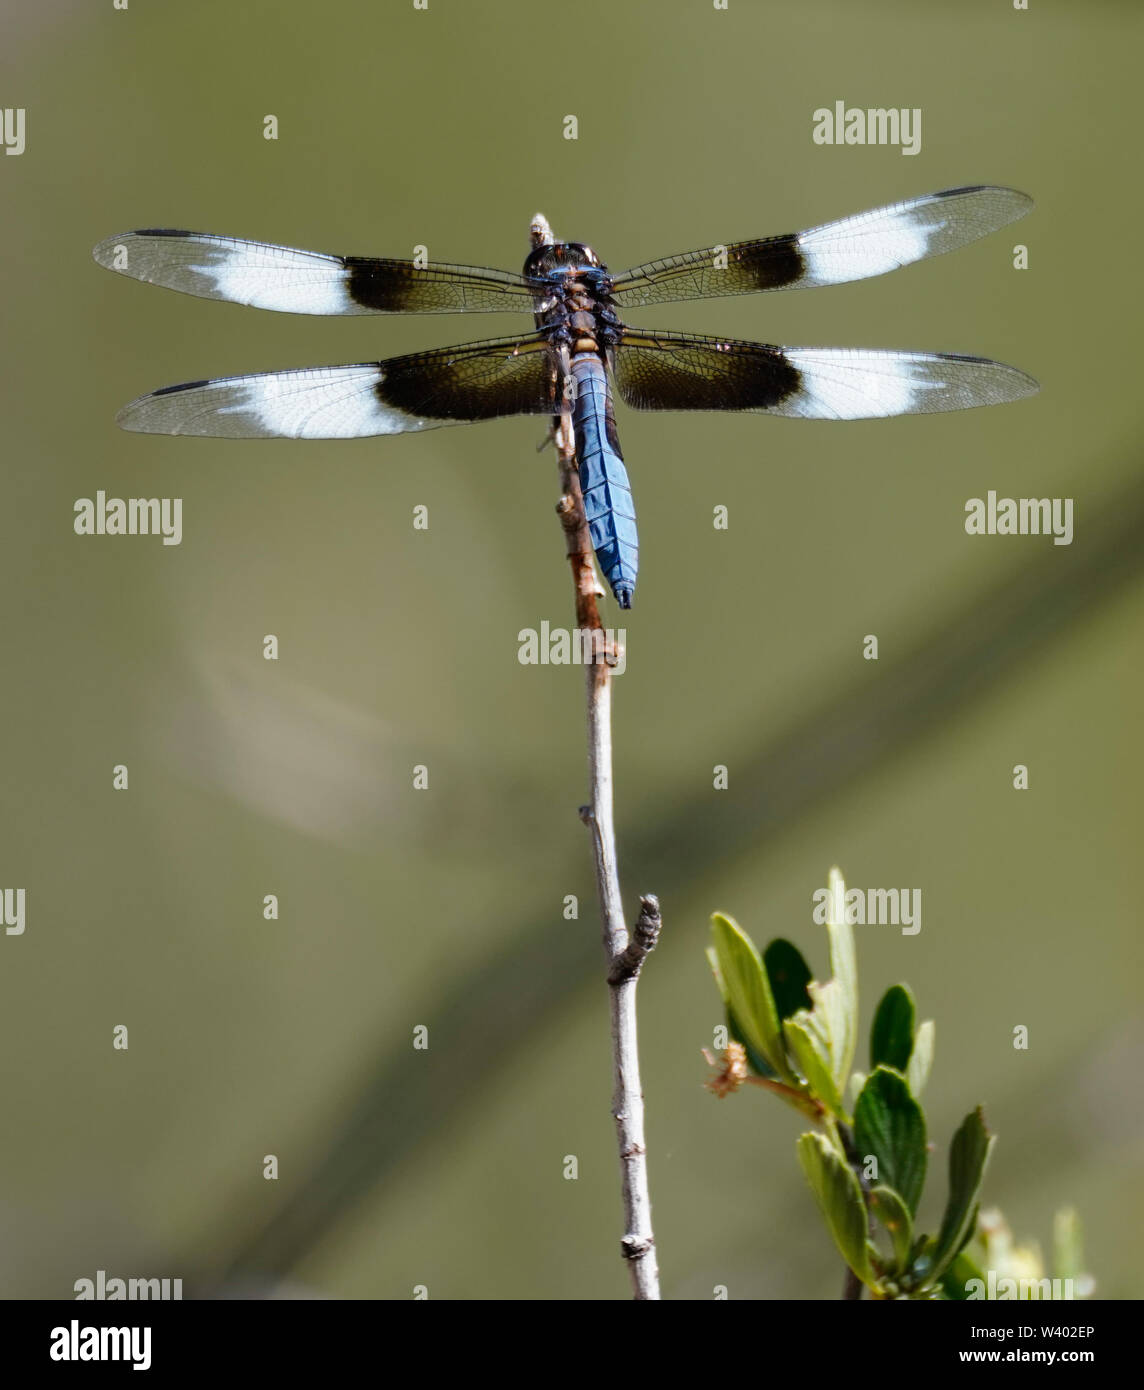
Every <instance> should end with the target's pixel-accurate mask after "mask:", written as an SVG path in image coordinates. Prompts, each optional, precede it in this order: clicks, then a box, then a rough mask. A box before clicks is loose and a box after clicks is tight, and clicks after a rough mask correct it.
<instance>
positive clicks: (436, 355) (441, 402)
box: [118, 335, 559, 439]
mask: <svg viewBox="0 0 1144 1390" xmlns="http://www.w3.org/2000/svg"><path fill="white" fill-rule="evenodd" d="M547 346H548V345H547V342H546V340H545V339H544V338H542V337H539V336H537V335H532V336H529V337H526V338H492V339H488V340H486V341H485V342H480V343H466V344H464V345H463V346H460V347H454V348H437V349H435V350H433V351H432V352H418V353H413V354H412V355H410V356H408V357H392V358H390V359H389V360H388V361H384V362H359V363H356V364H354V365H352V366H346V367H303V368H301V369H298V370H295V371H285V372H260V373H256V374H254V375H251V376H230V377H216V378H214V379H213V380H207V381H191V382H187V383H185V384H184V385H181V386H167V387H164V388H163V389H162V390H159V391H153V392H151V394H150V395H147V396H142V397H140V398H139V400H136V401H132V402H131V404H130V405H127V406H125V407H124V408H123V410H121V411H120V413H119V417H118V419H119V423H120V425H121V426H122V427H123V428H124V429H126V430H136V431H141V432H143V433H146V434H197V435H211V436H215V437H218V438H224V439H276V438H287V439H358V438H361V437H363V436H367V435H377V434H404V433H407V432H409V431H412V430H426V429H435V428H436V427H438V426H440V425H460V424H466V423H468V422H470V421H475V420H490V419H494V418H496V417H498V416H502V415H544V414H553V413H555V412H556V411H558V410H559V406H558V405H557V404H555V399H556V397H555V373H554V371H553V370H552V367H551V366H550V362H549V356H548V352H547Z"/></svg>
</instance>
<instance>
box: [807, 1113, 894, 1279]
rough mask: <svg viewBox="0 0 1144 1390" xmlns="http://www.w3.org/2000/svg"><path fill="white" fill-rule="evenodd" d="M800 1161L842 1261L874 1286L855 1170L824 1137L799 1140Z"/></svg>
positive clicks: (865, 1223)
mask: <svg viewBox="0 0 1144 1390" xmlns="http://www.w3.org/2000/svg"><path fill="white" fill-rule="evenodd" d="M798 1160H799V1162H800V1163H801V1164H802V1171H803V1172H804V1173H805V1174H806V1180H807V1182H809V1183H810V1189H811V1191H812V1192H813V1193H814V1197H815V1201H816V1202H817V1203H818V1207H819V1210H820V1211H821V1212H822V1215H823V1217H824V1218H825V1221H826V1224H827V1227H828V1228H829V1230H830V1234H831V1236H832V1237H833V1239H834V1243H835V1245H837V1247H838V1251H839V1253H840V1254H841V1256H842V1258H843V1259H844V1260H845V1261H846V1263H847V1264H848V1265H849V1266H850V1268H851V1269H852V1270H853V1271H854V1273H855V1274H856V1275H857V1276H858V1278H859V1279H861V1280H862V1282H863V1283H864V1284H870V1285H873V1284H874V1282H875V1281H874V1273H873V1271H872V1270H871V1268H870V1255H869V1251H868V1249H867V1246H866V1230H867V1216H866V1205H865V1203H864V1202H863V1201H862V1189H861V1187H860V1186H859V1185H858V1179H857V1177H856V1176H855V1174H854V1170H853V1168H851V1167H850V1165H849V1163H847V1162H846V1160H845V1159H844V1158H843V1157H842V1156H841V1154H839V1152H838V1151H837V1149H835V1148H834V1146H833V1145H832V1144H831V1142H830V1141H829V1139H827V1138H826V1136H825V1135H823V1134H816V1133H813V1132H807V1133H806V1134H801V1135H800V1136H799V1139H798Z"/></svg>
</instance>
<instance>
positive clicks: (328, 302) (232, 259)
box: [187, 238, 355, 314]
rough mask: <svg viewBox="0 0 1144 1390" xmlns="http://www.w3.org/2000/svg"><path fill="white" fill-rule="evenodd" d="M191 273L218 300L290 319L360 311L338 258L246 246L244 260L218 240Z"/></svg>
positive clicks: (210, 244)
mask: <svg viewBox="0 0 1144 1390" xmlns="http://www.w3.org/2000/svg"><path fill="white" fill-rule="evenodd" d="M187 269H188V270H190V271H192V272H193V273H194V274H196V275H202V276H203V277H204V278H206V279H208V280H210V282H211V287H212V292H213V295H214V296H215V297H216V298H218V299H228V300H231V301H233V302H234V303H236V304H248V305H250V306H251V307H252V308H255V309H276V310H278V311H280V312H284V313H289V314H346V313H350V312H352V311H353V309H354V307H355V306H354V304H353V301H352V300H351V298H350V296H349V294H348V292H347V288H346V281H347V273H346V268H345V266H344V265H342V263H341V261H340V260H339V259H338V258H337V257H336V256H323V255H321V254H320V253H318V252H316V251H293V250H290V249H289V248H288V247H285V246H267V245H258V244H252V243H249V242H247V243H243V244H242V252H241V254H239V253H237V252H235V251H230V250H228V249H227V247H226V245H225V243H223V244H220V243H219V241H218V240H217V239H215V238H211V239H210V240H209V241H206V240H204V242H203V257H202V260H201V262H200V263H199V264H197V265H189V266H188V267H187Z"/></svg>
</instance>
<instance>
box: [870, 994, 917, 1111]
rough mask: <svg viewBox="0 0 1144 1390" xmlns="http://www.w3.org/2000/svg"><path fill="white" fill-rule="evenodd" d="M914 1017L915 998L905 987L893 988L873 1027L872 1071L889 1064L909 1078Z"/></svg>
mask: <svg viewBox="0 0 1144 1390" xmlns="http://www.w3.org/2000/svg"><path fill="white" fill-rule="evenodd" d="M914 1018H915V1011H914V999H913V995H912V994H911V993H910V991H909V990H908V989H907V988H906V986H905V985H891V986H890V988H889V989H888V990H887V991H886V992H885V994H883V995H882V1001H881V1003H880V1004H879V1005H878V1009H877V1012H876V1013H875V1014H874V1022H873V1023H872V1024H871V1025H870V1068H871V1070H873V1069H874V1067H876V1066H878V1065H879V1064H885V1065H886V1066H887V1067H893V1068H894V1070H895V1071H900V1072H901V1073H902V1074H903V1076H904V1075H905V1072H906V1068H907V1067H908V1066H909V1062H910V1053H911V1052H913V1050H914ZM911 1089H912V1088H911Z"/></svg>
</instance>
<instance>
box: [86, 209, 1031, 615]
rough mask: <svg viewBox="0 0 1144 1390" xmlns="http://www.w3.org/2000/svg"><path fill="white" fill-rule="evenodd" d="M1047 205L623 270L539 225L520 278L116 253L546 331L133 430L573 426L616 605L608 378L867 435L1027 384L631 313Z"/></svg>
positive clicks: (173, 278)
mask: <svg viewBox="0 0 1144 1390" xmlns="http://www.w3.org/2000/svg"><path fill="white" fill-rule="evenodd" d="M1032 206H1033V204H1032V199H1030V198H1029V197H1028V196H1027V195H1026V194H1024V193H1018V192H1017V191H1016V190H1015V189H1011V188H1000V187H988V186H977V187H968V188H953V189H947V190H945V191H943V192H940V193H929V194H926V195H924V196H923V197H920V198H912V199H910V200H908V201H906V202H900V203H894V204H892V205H891V206H888V207H882V208H876V209H874V210H873V211H870V212H863V213H858V214H857V215H856V216H852V217H844V218H842V219H841V220H839V221H836V222H827V223H825V224H824V225H823V226H820V227H813V228H811V229H810V230H809V231H804V232H794V233H790V234H787V235H784V236H773V237H765V238H762V239H760V240H756V241H739V242H732V243H730V244H728V245H718V246H715V247H711V248H705V249H702V250H699V251H690V252H687V253H685V254H683V255H679V256H669V257H668V258H667V259H665V260H659V261H649V262H647V263H646V264H644V265H638V266H635V267H633V268H632V269H631V270H625V271H623V272H621V273H619V274H612V273H611V272H610V271H609V270H608V268H607V266H606V265H604V264H603V263H602V262H601V261H600V259H599V257H598V256H597V255H596V253H595V252H594V251H593V250H592V249H591V247H589V246H586V245H585V244H584V243H582V242H577V241H558V240H557V239H556V238H555V237H554V235H553V233H552V230H551V228H550V227H549V225H548V223H547V221H546V220H545V219H544V218H543V217H542V216H540V215H537V217H535V218H534V219H533V222H532V225H531V228H530V240H531V250H530V252H529V255H528V258H527V259H526V260H525V263H524V268H523V271H522V273H521V274H519V275H515V274H511V273H509V272H506V271H501V270H490V269H487V268H483V267H475V266H463V265H448V264H435V263H432V262H430V263H427V264H424V265H419V264H417V263H416V262H411V261H406V260H381V259H374V258H370V257H362V256H331V255H324V254H321V253H318V252H314V251H298V250H294V249H292V248H290V247H285V246H274V245H270V244H268V243H264V242H257V241H240V240H237V239H235V238H233V237H224V236H215V235H212V234H210V233H205V232H187V231H173V230H169V229H166V228H158V229H155V228H152V229H150V230H143V231H134V232H126V233H123V234H122V235H120V236H114V237H109V238H108V239H107V240H106V241H103V242H101V243H100V244H99V245H98V246H97V247H96V248H95V250H94V253H93V254H94V256H95V259H96V260H97V261H98V262H99V264H100V265H102V266H106V267H107V268H108V269H109V270H116V271H119V272H121V273H123V274H125V275H129V276H132V277H134V278H135V279H137V280H143V281H146V282H148V283H150V284H155V285H163V286H166V287H167V288H168V289H173V290H180V291H182V292H183V293H185V294H193V295H199V296H201V297H203V298H206V299H223V300H230V301H232V302H234V303H239V304H249V305H253V306H254V307H256V308H260V309H275V310H280V311H284V312H287V313H296V314H395V313H423V314H445V313H466V312H504V311H506V310H508V311H515V312H529V313H531V314H532V315H533V321H534V328H533V329H532V330H531V331H529V332H525V333H520V334H514V335H512V336H511V337H506V338H489V339H485V340H484V341H481V342H473V343H464V344H461V345H460V346H457V347H447V348H435V349H433V350H431V351H429V352H418V353H413V354H411V355H409V356H405V357H391V358H389V359H387V360H385V361H381V362H359V363H355V364H352V365H349V366H337V367H303V368H299V369H295V370H291V371H280V372H260V373H256V374H254V375H250V376H231V377H215V378H210V379H206V380H202V381H190V382H186V383H184V384H182V385H179V386H166V387H163V388H162V389H160V390H158V391H153V392H151V393H150V394H149V395H146V396H141V397H140V398H139V399H138V400H135V401H132V402H131V404H130V405H127V406H125V407H124V408H123V410H122V411H120V413H119V417H118V418H119V423H120V424H121V425H122V426H123V428H124V429H128V430H139V431H144V432H148V433H154V434H194V435H212V436H216V437H221V438H226V439H267V438H283V437H284V438H291V439H356V438H360V437H361V436H364V435H378V434H406V433H410V432H412V431H416V430H425V429H434V428H436V427H437V426H440V425H460V424H467V423H471V422H473V421H477V420H490V419H496V418H499V417H501V416H506V415H547V416H551V417H557V418H558V417H559V416H561V415H565V414H567V415H570V416H571V423H572V429H573V434H574V438H575V443H576V456H577V466H578V469H579V474H580V485H581V490H582V492H583V496H584V507H585V514H586V518H587V522H588V526H589V530H590V533H591V538H592V544H593V546H594V548H595V552H596V558H597V560H598V562H599V565H600V568H601V570H602V572H603V574H604V576H605V578H606V579H607V580H608V583H609V584H610V586H611V589H612V592H613V594H614V595H615V598H616V600H617V602H618V603H619V605H620V607H621V608H629V607H630V606H631V602H632V596H633V594H634V592H635V586H636V575H637V572H638V569H639V539H638V536H637V532H636V515H635V506H634V503H633V500H632V490H631V483H630V480H629V478H628V473H627V468H626V466H625V464H624V458H623V454H622V452H621V450H620V441H619V436H618V434H617V431H616V422H615V415H614V412H613V408H612V381H614V382H615V386H616V389H617V391H618V393H619V396H620V398H621V399H622V400H623V401H624V403H625V404H626V405H629V406H632V407H634V408H635V409H636V410H732V411H747V412H752V413H758V414H765V415H786V416H794V417H797V418H799V419H803V420H859V419H869V418H874V417H884V416H891V415H916V414H930V413H933V412H937V411H946V410H965V409H968V408H970V407H972V406H980V405H998V404H1001V403H1003V402H1007V401H1015V400H1019V399H1021V398H1022V397H1024V396H1029V395H1032V394H1033V393H1034V392H1035V391H1036V390H1037V389H1038V388H1037V383H1036V382H1035V381H1034V380H1033V378H1032V377H1030V376H1027V375H1026V374H1025V373H1024V372H1022V371H1019V370H1018V369H1017V368H1015V367H1009V366H1006V365H1005V364H1004V363H1002V362H994V361H991V360H989V359H988V358H984V357H967V356H962V355H960V354H955V353H941V352H897V351H880V350H873V349H864V348H819V347H776V346H774V345H771V344H767V343H752V342H742V341H739V340H736V339H733V338H715V337H709V336H706V335H702V334H694V333H674V332H664V331H660V330H656V329H649V328H634V327H631V326H630V325H628V324H626V323H625V322H624V321H623V320H622V319H621V318H620V311H621V310H628V309H639V308H643V307H645V306H647V305H653V304H661V303H668V302H671V301H675V300H685V299H706V298H713V297H716V296H720V295H733V294H750V293H753V292H755V291H757V290H782V289H794V288H800V287H815V286H821V285H838V284H842V283H844V282H846V281H849V280H862V279H865V278H867V277H869V276H873V275H882V274H885V273H886V272H887V271H891V270H897V269H898V268H899V267H901V266H905V265H910V264H912V263H913V262H914V261H920V260H924V259H925V258H927V257H929V256H936V255H941V254H942V253H944V252H946V251H954V250H956V249H957V248H959V247H962V246H966V245H968V244H969V243H970V242H973V241H976V240H977V239H978V238H979V237H982V236H985V235H987V234H988V233H989V232H993V231H996V230H997V229H998V228H1000V227H1003V226H1005V225H1006V224H1008V223H1010V222H1013V221H1015V220H1016V219H1017V218H1019V217H1023V216H1024V215H1025V214H1026V213H1027V212H1029V211H1030V209H1031V208H1032Z"/></svg>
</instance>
